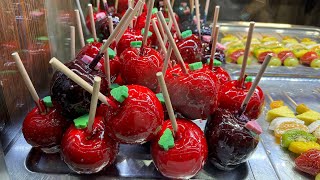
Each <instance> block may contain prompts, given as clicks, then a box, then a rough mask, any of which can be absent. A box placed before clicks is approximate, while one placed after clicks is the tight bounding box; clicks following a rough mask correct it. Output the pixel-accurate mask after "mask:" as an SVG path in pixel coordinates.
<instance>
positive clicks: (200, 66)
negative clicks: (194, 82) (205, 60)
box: [189, 62, 203, 71]
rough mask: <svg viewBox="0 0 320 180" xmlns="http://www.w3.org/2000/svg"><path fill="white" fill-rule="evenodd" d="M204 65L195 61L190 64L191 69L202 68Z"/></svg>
mask: <svg viewBox="0 0 320 180" xmlns="http://www.w3.org/2000/svg"><path fill="white" fill-rule="evenodd" d="M202 67H203V65H202V62H195V63H192V64H189V68H190V70H191V71H195V70H198V69H201V68H202Z"/></svg>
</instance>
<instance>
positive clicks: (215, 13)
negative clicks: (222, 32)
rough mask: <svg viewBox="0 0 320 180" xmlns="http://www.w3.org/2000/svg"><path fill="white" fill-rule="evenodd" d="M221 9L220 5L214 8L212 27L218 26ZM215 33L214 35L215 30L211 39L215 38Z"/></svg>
mask: <svg viewBox="0 0 320 180" xmlns="http://www.w3.org/2000/svg"><path fill="white" fill-rule="evenodd" d="M219 11H220V6H216V7H215V9H214V15H213V23H212V27H216V25H217V23H218V18H219ZM213 35H214V31H212V32H211V39H212V38H213Z"/></svg>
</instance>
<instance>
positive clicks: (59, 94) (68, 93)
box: [50, 59, 108, 119]
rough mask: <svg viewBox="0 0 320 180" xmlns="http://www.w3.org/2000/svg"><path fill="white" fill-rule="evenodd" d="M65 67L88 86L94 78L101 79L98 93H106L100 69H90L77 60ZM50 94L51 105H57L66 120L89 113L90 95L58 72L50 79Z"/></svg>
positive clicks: (105, 82) (103, 77) (103, 76)
mask: <svg viewBox="0 0 320 180" xmlns="http://www.w3.org/2000/svg"><path fill="white" fill-rule="evenodd" d="M65 65H66V66H67V67H68V68H69V69H70V70H72V71H73V72H74V73H76V74H77V75H78V76H80V77H81V78H82V79H83V80H85V81H86V82H87V83H89V84H90V85H92V84H93V79H94V77H95V76H99V77H101V78H102V81H101V89H100V92H101V93H106V92H107V90H108V87H107V81H106V78H105V77H106V76H105V75H104V74H103V72H102V71H101V70H100V69H91V68H90V67H88V64H86V63H85V62H83V61H82V60H79V59H75V60H73V61H71V62H69V63H67V64H65ZM50 94H51V97H52V101H53V104H55V105H58V107H59V111H60V112H61V114H62V115H63V116H65V117H67V118H70V119H74V118H77V117H79V116H82V115H84V114H86V113H88V112H89V107H90V99H91V94H90V93H89V92H87V91H86V90H85V89H83V88H82V87H81V86H80V85H78V84H77V83H75V82H74V81H73V80H71V79H70V78H68V77H67V76H66V75H65V74H63V73H62V72H60V71H56V72H55V73H54V75H53V77H52V80H51V84H50Z"/></svg>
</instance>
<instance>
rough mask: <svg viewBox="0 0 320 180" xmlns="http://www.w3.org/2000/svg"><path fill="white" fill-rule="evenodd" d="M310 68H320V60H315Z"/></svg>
mask: <svg viewBox="0 0 320 180" xmlns="http://www.w3.org/2000/svg"><path fill="white" fill-rule="evenodd" d="M310 66H311V67H312V68H320V59H315V60H313V61H312V62H311V64H310Z"/></svg>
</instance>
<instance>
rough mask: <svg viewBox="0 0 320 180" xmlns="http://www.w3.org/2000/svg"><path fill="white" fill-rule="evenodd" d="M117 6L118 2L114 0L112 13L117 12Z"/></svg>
mask: <svg viewBox="0 0 320 180" xmlns="http://www.w3.org/2000/svg"><path fill="white" fill-rule="evenodd" d="M118 5H119V0H115V1H114V11H115V13H117V12H118Z"/></svg>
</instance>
